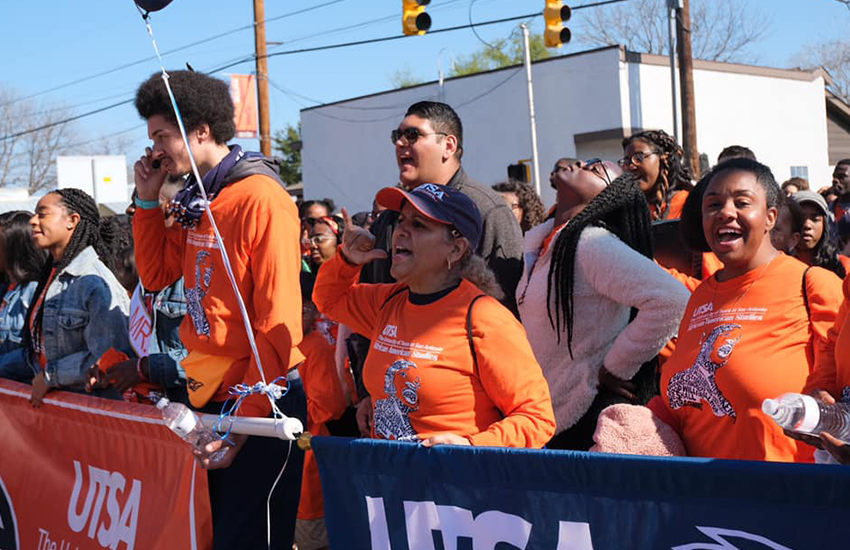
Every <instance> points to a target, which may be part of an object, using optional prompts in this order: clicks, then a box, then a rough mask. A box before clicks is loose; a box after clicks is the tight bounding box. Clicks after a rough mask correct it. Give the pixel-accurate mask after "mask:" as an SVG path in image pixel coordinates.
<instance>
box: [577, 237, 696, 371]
mask: <svg viewBox="0 0 850 550" xmlns="http://www.w3.org/2000/svg"><path fill="white" fill-rule="evenodd" d="M576 268H577V269H581V270H582V271H583V273H584V275H585V277H586V278H587V280H588V281H589V282H590V284H591V286H592V287H593V288H594V289H595V290H596V291H597V292H598V293H599V294H601V295H602V296H605V297H607V298H608V299H610V300H612V301H614V302H617V303H619V304H622V305H624V306H628V307H633V308H636V309H637V310H638V314H637V317H635V318H634V320H632V322H630V323H629V324H628V326H626V328H625V329H624V330H623V331H622V332H621V333H620V334H619V335H618V336H617V338H616V340H614V344H613V345H612V346H611V349H610V350H608V353H607V354H606V355H605V359H604V362H603V364H604V366H605V368H606V369H608V371H610V372H611V373H612V374H614V375H615V376H617V377H618V378H620V379H622V380H628V379H630V378H631V377H632V376H634V375H635V374H636V373H637V371H638V370H639V369H640V367H641V365H642V364H643V363H645V362H646V361H649V360H650V359H652V358H653V357H654V356H655V355H657V354H658V352H659V351H660V350H661V348H663V347H664V345H665V344H666V343H667V342H668V341H669V340H670V338H671V337H673V336H675V334H676V330H677V329H678V327H679V322H680V321H681V320H682V315H683V314H684V313H685V307H686V306H687V305H688V300H689V299H690V296H691V294H690V292H689V291H688V289H687V288H685V286H684V285H682V283H680V282H679V281H677V280H676V279H674V278H673V277H672V276H671V275H670V274H668V273H667V272H666V271H664V269H662V268H661V267H660V266H658V265H657V264H656V263H655V262H654V261H653V260H651V259H649V258H647V257H646V256H644V255H642V254H640V253H639V252H637V251H636V250H634V249H633V248H631V247H630V246H628V245H627V244H625V243H624V242H622V241H621V240H620V239H618V238H617V237H616V236H614V235H613V234H611V233H610V232H608V231H606V230H604V229H600V228H590V229H586V230H585V232H584V233H583V234H582V236H581V239H580V241H579V244H578V251H577V253H576Z"/></svg>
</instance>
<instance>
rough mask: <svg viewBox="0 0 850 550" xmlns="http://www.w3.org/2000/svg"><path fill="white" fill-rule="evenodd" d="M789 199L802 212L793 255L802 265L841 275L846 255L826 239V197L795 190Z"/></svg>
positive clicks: (849, 264) (843, 274)
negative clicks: (803, 217)
mask: <svg viewBox="0 0 850 550" xmlns="http://www.w3.org/2000/svg"><path fill="white" fill-rule="evenodd" d="M791 200H793V201H794V202H796V203H797V204H799V205H800V208H802V209H803V213H804V214H805V219H804V221H803V232H802V234H801V235H800V244H799V245H797V248H796V249H795V254H796V256H797V259H798V260H800V261H801V262H803V263H804V264H806V265H815V266H818V267H822V268H824V269H828V270H830V271H832V272H833V273H835V274H836V275H838V276H839V277H841V278H842V279H843V278H844V276H845V275H847V267H848V266H850V258H847V257H846V256H841V255H839V254H838V249H837V248H836V246H835V245H834V244H833V243H832V241H830V239H829V208H828V207H827V204H826V199H824V198H823V197H822V196H820V195H819V194H818V193H815V192H814V191H805V190H804V191H797V192H796V193H794V194H793V195H791Z"/></svg>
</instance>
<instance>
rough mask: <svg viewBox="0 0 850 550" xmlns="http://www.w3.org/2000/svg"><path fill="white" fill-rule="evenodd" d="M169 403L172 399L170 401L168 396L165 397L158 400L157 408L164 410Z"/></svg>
mask: <svg viewBox="0 0 850 550" xmlns="http://www.w3.org/2000/svg"><path fill="white" fill-rule="evenodd" d="M169 403H171V401H169V400H168V398H167V397H163V398H161V399H160V400H159V401H157V402H156V408H157V409H159V410H162V409H164V408H165V407H167V406H168V405H169Z"/></svg>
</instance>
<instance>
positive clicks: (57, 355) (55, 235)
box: [26, 189, 130, 407]
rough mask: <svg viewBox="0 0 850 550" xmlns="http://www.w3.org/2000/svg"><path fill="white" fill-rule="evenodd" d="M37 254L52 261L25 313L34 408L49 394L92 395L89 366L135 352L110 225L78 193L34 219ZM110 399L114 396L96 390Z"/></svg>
mask: <svg viewBox="0 0 850 550" xmlns="http://www.w3.org/2000/svg"><path fill="white" fill-rule="evenodd" d="M30 227H31V228H32V235H33V238H34V240H35V243H36V245H37V246H38V247H40V248H42V249H44V250H46V251H47V252H48V253H49V254H50V259H49V261H48V262H46V263H45V265H44V267H43V269H42V271H41V274H40V276H39V280H38V287H37V288H36V291H35V300H34V302H33V305H32V306H31V307H30V308H29V311H28V312H27V320H26V329H27V344H28V352H29V353H27V358H26V359H27V362H28V364H29V365H30V366H31V367H32V368H33V372H35V373H36V375H35V378H33V381H32V397H31V401H32V404H33V405H34V406H36V407H39V406H41V404H42V400H43V399H44V395H45V394H46V393H47V392H48V391H50V390H52V389H58V388H63V389H70V390H74V391H84V390H87V389H88V387H87V383H88V381H89V377H88V373H89V367H91V366H92V365H94V364H95V362H97V361H98V360H99V359H100V358H101V356H102V355H103V354H104V353H106V352H107V351H108V350H110V349H112V348H114V349H115V350H117V351H119V352H122V353H130V342H129V339H128V335H127V314H128V311H129V301H130V300H129V297H128V296H127V292H126V291H125V290H124V288H123V287H122V286H121V284H120V283H119V282H118V280H117V279H116V278H115V275H114V274H113V273H112V272H111V271H110V270H109V268H107V267H106V265H107V264H109V263H111V258H110V256H109V255H110V252H111V251H112V248H111V246H110V244H111V242H112V239H113V235H112V234H111V232H110V229H111V226H110V225H108V224H103V223H101V219H100V214H99V213H98V209H97V203H95V202H94V199H92V198H91V197H90V196H89V195H87V194H86V193H85V192H84V191H81V190H79V189H58V190H56V191H53V192H51V193H48V194H47V195H45V196H44V197H42V198H41V200H39V201H38V205H37V206H36V209H35V215H34V216H33V217H32V218H31V219H30ZM95 393H99V394H105V395H109V394H113V395H114V396H115V397H118V394H117V392H114V390H112V391H110V390H104V391H100V390H98V391H96V392H95Z"/></svg>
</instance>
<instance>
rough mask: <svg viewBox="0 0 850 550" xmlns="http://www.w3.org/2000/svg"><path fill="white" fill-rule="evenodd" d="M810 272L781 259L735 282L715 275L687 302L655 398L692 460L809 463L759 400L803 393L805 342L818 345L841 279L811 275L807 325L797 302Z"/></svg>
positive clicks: (806, 451)
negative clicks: (673, 419)
mask: <svg viewBox="0 0 850 550" xmlns="http://www.w3.org/2000/svg"><path fill="white" fill-rule="evenodd" d="M805 269H806V266H805V265H804V264H803V263H801V262H799V261H798V260H796V259H794V258H789V257H788V256H785V255H784V254H780V255H779V256H777V257H776V258H774V260H773V261H772V262H771V263H770V264H769V265H768V266H766V268H759V269H755V270H753V271H751V272H749V273H746V274H744V275H742V276H740V277H736V278H735V279H731V280H729V281H724V282H722V283H721V282H718V281H717V279H716V277H711V278H710V279H709V280H708V281H706V282H704V283H703V284H702V285H700V286H699V287H698V288H697V289H696V291H694V293H693V295H692V296H691V300H690V301H689V302H688V308H687V309H686V310H685V315H684V317H683V318H682V324H681V326H680V328H679V339H678V345H677V348H676V352H675V353H674V354H673V356H672V357H671V358H670V360H669V361H668V362H667V363H666V364H665V365H664V367H663V369H662V375H661V395H662V398H663V400H664V403H665V404H666V405H667V407H668V408H669V409H670V411H671V412H672V413H673V415H674V416H675V417H676V421H677V422H676V424H678V425H679V427H680V433H679V435H680V436H681V437H682V441H683V442H684V443H685V447H686V449H687V451H688V455H689V456H706V457H714V458H733V459H745V460H774V461H786V462H790V461H795V460H796V461H811V460H812V458H811V457H812V448H811V447H808V446H807V445H801V446H800V447H799V448H798V447H797V444H796V442H795V441H794V440H792V439H790V438H788V437H786V436H785V435H784V434H783V433H782V429H781V428H779V426H778V425H776V423H775V422H773V420H771V419H770V418H769V417H767V416H765V415H764V414H762V412H761V404H762V401H763V400H764V399H765V398H767V397H776V396H778V395H780V394H782V393H785V392H798V391H800V390H801V389H803V386H804V384H805V381H806V377H807V376H808V373H809V358H808V353H807V348H808V347H809V345H810V340H814V342H815V345H816V346H818V347H819V346H822V345H823V342H824V341H825V339H826V333H827V331H828V329H829V327H830V326H831V325H832V323H833V322H834V320H835V315H836V313H837V309H838V304H839V300H840V294H839V293H840V281H839V280H838V278H837V277H835V275H833V274H832V273H830V272H828V271H826V270H824V269H820V268H813V269H811V270H810V271H809V273H808V275H807V277H806V281H807V283H808V285H807V288H808V297H809V306H810V310H811V320H810V318H809V315H808V314H807V312H806V308H805V305H804V302H803V292H802V285H803V273H804V271H805Z"/></svg>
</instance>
